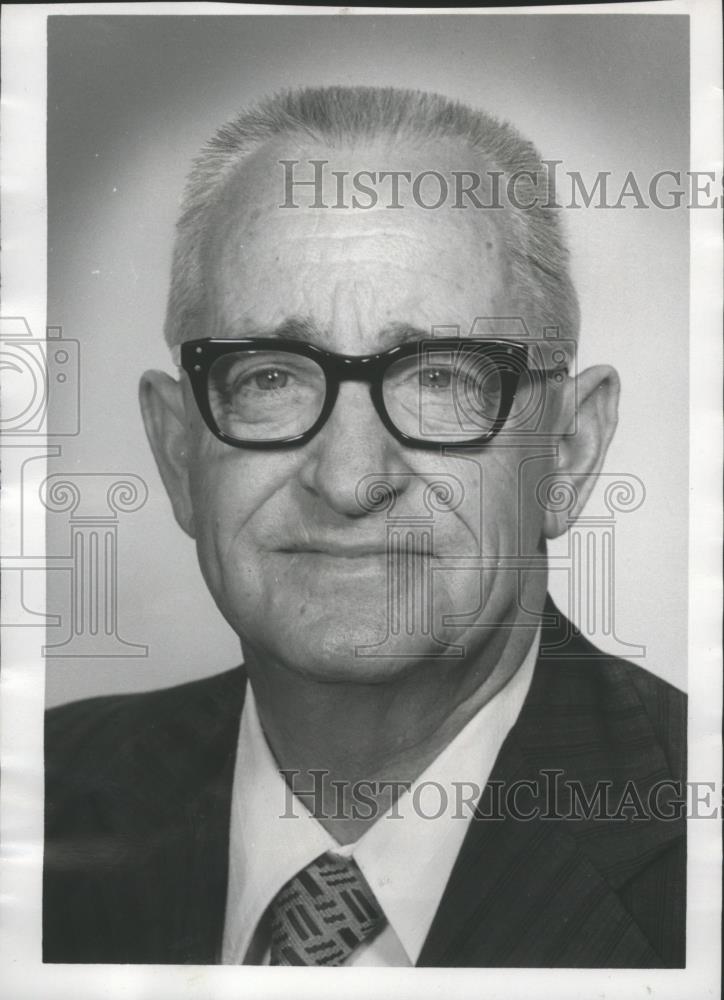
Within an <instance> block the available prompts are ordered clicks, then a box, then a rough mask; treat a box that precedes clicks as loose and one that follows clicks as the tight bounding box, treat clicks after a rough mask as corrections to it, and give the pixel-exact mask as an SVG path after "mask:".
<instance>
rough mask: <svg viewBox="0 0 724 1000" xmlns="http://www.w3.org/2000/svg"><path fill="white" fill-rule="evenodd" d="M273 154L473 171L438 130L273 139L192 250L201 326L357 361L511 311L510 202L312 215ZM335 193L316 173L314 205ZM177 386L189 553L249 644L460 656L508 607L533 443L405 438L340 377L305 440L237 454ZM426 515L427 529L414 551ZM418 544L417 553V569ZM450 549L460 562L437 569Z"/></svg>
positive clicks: (326, 667)
mask: <svg viewBox="0 0 724 1000" xmlns="http://www.w3.org/2000/svg"><path fill="white" fill-rule="evenodd" d="M282 159H296V160H299V161H300V165H299V167H298V168H297V170H298V171H299V176H305V177H308V176H311V173H312V168H311V167H310V166H309V165H308V162H307V161H308V160H309V159H326V160H328V161H329V166H328V171H331V170H342V171H344V170H349V171H350V172H352V173H354V172H355V171H357V170H360V169H363V168H365V169H370V170H394V169H405V170H411V171H413V172H417V171H422V170H439V171H440V172H441V173H443V174H448V175H449V173H450V171H451V170H466V169H468V170H477V171H479V172H481V171H482V168H481V165H480V163H479V162H478V161H476V160H475V159H474V158H473V155H472V154H471V152H470V151H469V150H467V149H466V148H465V146H463V145H462V144H461V145H460V146H459V147H458V148H455V147H454V146H451V145H449V144H448V145H447V146H446V148H445V149H444V150H441V149H440V143H437V144H436V145H432V144H428V145H420V144H417V145H415V146H413V145H411V144H409V143H407V144H406V143H401V142H397V143H387V144H385V143H383V142H381V141H380V142H375V143H371V144H367V145H366V146H365V148H364V149H362V150H361V149H359V148H340V147H336V148H334V149H330V148H325V147H322V146H320V145H318V144H313V143H311V142H310V143H308V144H306V145H301V144H298V143H296V144H292V143H291V142H290V141H289V140H287V141H286V142H284V143H283V142H281V141H279V142H278V143H277V144H276V145H273V146H272V145H269V146H267V147H265V148H264V149H262V150H261V151H258V152H257V153H256V154H255V155H254V156H253V158H252V159H251V160H250V161H248V162H247V164H245V166H244V167H243V169H242V170H241V171H240V173H239V174H238V176H236V177H235V178H234V179H233V180H232V181H231V182H230V183H229V185H228V186H227V189H226V192H225V196H224V198H223V200H222V202H221V204H219V205H218V206H217V208H216V210H215V215H214V216H213V226H214V229H213V231H214V237H213V240H212V242H211V245H210V246H209V247H208V248H207V249H208V252H207V254H206V257H205V268H206V270H205V282H206V288H207V298H208V300H209V301H210V303H211V306H210V312H209V316H208V324H207V326H206V328H205V329H203V330H199V331H198V332H197V336H199V337H203V336H208V337H221V338H234V337H249V336H274V335H275V333H277V332H278V331H280V330H282V329H283V328H284V327H285V325H287V326H288V324H289V322H290V321H291V320H296V321H303V322H304V323H305V324H307V328H308V329H309V331H310V332H309V333H308V335H307V339H308V340H310V341H312V342H314V343H315V344H317V345H318V346H320V347H322V348H325V349H327V350H331V351H335V352H339V353H342V354H348V355H361V354H372V353H376V352H380V351H384V350H386V349H389V348H390V347H393V346H395V344H397V343H399V342H400V340H401V339H403V338H404V337H405V336H410V333H409V331H415V330H417V331H418V334H417V336H418V337H430V336H431V330H432V328H433V327H440V326H444V327H447V328H453V329H448V331H447V334H448V335H456V334H457V331H456V330H455V329H454V328H456V327H457V328H458V329H459V335H460V336H468V335H470V331H471V329H472V326H473V322H474V320H475V319H476V318H477V317H500V316H511V315H515V309H516V306H515V304H514V294H513V289H512V278H511V273H510V270H509V265H508V262H507V258H506V252H505V246H504V238H503V231H502V227H503V226H504V225H506V222H507V217H506V213H505V212H502V211H498V212H490V211H488V212H486V211H475V210H474V209H472V208H467V209H465V210H460V209H458V210H455V209H453V208H452V207H443V208H440V209H438V210H434V211H432V210H426V209H424V208H422V207H420V206H419V205H415V204H414V203H413V202H412V201H411V200H410V199H407V200H406V201H405V199H404V198H403V199H402V201H403V204H404V205H405V207H404V208H403V209H401V210H394V209H389V208H386V207H384V204H383V205H381V206H380V207H378V208H373V209H369V210H365V209H354V208H352V207H350V206H349V199H347V205H348V207H346V208H344V209H336V210H335V209H332V208H328V209H319V208H317V209H315V208H311V207H306V206H308V205H309V204H310V203H311V200H312V193H309V194H307V195H306V196H304V191H303V190H300V193H299V195H298V197H296V196H295V199H296V200H297V201H298V203H300V205H302V206H305V207H300V208H296V209H293V208H282V207H280V206H281V205H282V204H283V202H284V200H285V192H284V174H283V168H282V167H281V166H280V164H279V161H280V160H282ZM335 198H336V195H335V189H334V187H333V185H331V184H330V186H329V189H327V190H326V193H325V201H326V203H327V204H334V202H335ZM406 331H407V333H406ZM185 399H186V411H187V414H188V430H187V434H188V454H189V457H188V461H189V469H190V475H189V489H190V503H191V506H192V509H193V529H192V530H193V533H194V534H195V537H196V542H197V547H198V553H199V559H200V563H201V566H202V569H203V573H204V576H205V578H206V581H207V583H208V586H209V588H210V590H211V592H212V594H213V596H214V597H215V599H216V601H217V603H218V605H219V607H220V609H221V610H222V612H223V614H224V615H225V617H226V618H227V620H228V621H229V623H230V624H231V625H232V627H233V628H234V629H235V630H236V632H237V633H238V634H239V635H240V636H241V638H242V641H243V642H244V643H248V644H250V645H251V646H253V647H254V649H255V650H257V651H259V652H260V653H262V654H266V655H272V656H274V657H275V658H276V659H278V660H280V661H281V662H283V663H286V664H287V665H289V666H291V667H293V669H295V670H300V671H302V672H304V673H307V674H311V675H314V676H317V677H319V678H327V679H340V678H348V679H349V678H358V679H359V680H361V681H370V680H373V681H374V680H380V679H387V678H392V677H394V676H396V675H397V674H399V673H400V672H401V671H404V670H406V669H409V668H410V666H411V665H412V664H414V663H417V662H419V660H420V656H430V654H432V653H435V652H439V651H440V650H441V649H444V645H443V644H444V643H446V642H448V643H454V644H456V645H457V646H459V647H463V648H464V649H465V650H466V652H470V651H471V650H472V651H474V650H475V649H477V648H478V647H480V646H481V645H482V644H484V643H485V642H486V640H487V637H488V635H489V631H487V630H486V629H484V628H483V629H481V628H479V627H478V628H474V627H471V625H478V626H479V625H480V624H485V623H492V622H499V621H503V620H505V619H506V618H510V616H511V614H512V615H514V614H515V607H516V599H517V593H518V583H519V581H518V574H517V573H516V572H513V571H512V570H510V569H505V568H504V567H496V566H495V565H494V563H495V559H496V558H502V557H506V556H514V555H516V554H522V553H533V552H535V551H536V549H537V548H538V547H539V542H540V538H541V517H540V514H539V513H536V508H535V506H534V505H528V506H527V507H526V508H525V510H524V513H523V521H524V523H522V524H520V523H519V522H520V518H521V510H520V507H519V493H520V490H519V485H518V477H519V469H520V468H522V466H523V464H524V463H523V460H524V459H525V458H526V456H527V457H530V455H531V454H532V453H531V451H530V450H525V449H521V448H520V447H518V448H515V447H512V446H511V445H510V444H509V443H508V444H507V445H506V444H505V443H504V442H503V443H501V441H502V439H501V441H498V440H496V441H495V442H494V443H493V444H492V445H491V446H488V447H486V448H484V449H483V448H481V449H478V450H475V451H472V452H471V451H469V450H468V451H467V452H465V453H464V454H461V453H458V454H441V453H440V451H428V450H423V449H418V448H411V447H407V446H405V445H403V444H401V443H399V442H398V441H396V440H395V439H394V438H393V437H392V436H391V435H390V434H389V433H388V432H387V430H386V429H385V428H384V427H383V425H382V423H381V422H380V419H379V417H378V416H377V414H376V412H375V410H374V407H373V405H372V402H371V400H370V395H369V388H368V386H367V385H365V384H362V383H357V382H344V383H342V385H341V387H340V392H339V397H338V399H337V403H336V406H335V408H334V411H333V412H332V415H331V416H330V418H329V420H328V422H327V423H326V425H325V426H324V427H323V429H322V430H321V431H320V432H319V433H318V434H317V436H316V437H315V438H314V439H313V440H312V441H310V442H309V443H307V444H306V445H304V446H302V447H297V448H289V449H284V450H281V451H267V452H265V451H249V450H244V449H237V448H232V447H230V446H228V445H225V444H223V443H222V442H220V441H219V440H217V439H216V438H215V437H214V436H213V435H212V434H211V433H210V432H209V431H208V429H207V428H206V426H205V425H204V422H203V420H202V419H201V417H200V415H199V413H198V411H197V409H196V406H195V404H194V402H193V399H192V397H191V393H190V390H189V388H188V386H186V390H185ZM528 465H529V467H530V469H531V474H532V472H533V469H534V471H535V473H536V474H538V475H540V474H542V473H543V472H544V471H545V467H544V466H543V465H541V463H540V462H533V463H528ZM369 477H377V478H379V479H380V480H385V481H387V482H389V483H391V484H393V486H394V488H395V490H396V492H397V499H396V502H395V505H394V508H393V509H392V510H389V509H370V507H369V506H363V505H360V493H361V492H362V493H364V488H365V486H366V485H367V484H369V482H370V478H369ZM432 482H442V483H447V484H448V485H450V487H451V489H452V491H453V496H454V501H453V503H452V504H451V505H450V506H449V507H447V508H446V507H445V505H444V504H442V505H440V504H437V509H434V510H432V511H431V509H430V507H429V505H428V504H427V503H426V500H425V496H426V487H427V486H428V485H429V484H430V483H432ZM526 488H527V489H529V488H530V487H529V485H528V487H524V490H525V489H526ZM421 518H422V519H423V520H420V519H421ZM430 524H431V525H432V529H431V530H432V534H431V535H430V534H429V533H428V534H425V536H424V541H423V542H421V543H420V544H419V546H416V545H415V541H416V540H419V539H420V538H422V534H421V532H423V531H426V530H427V531H428V532H429V529H430ZM519 527H520V528H521V529H522V534H520V533H519ZM390 532H392V533H393V534H394V533H397V534H398V535H400V537H401V538H402V539H403V541H402V549H403V551H404V550H409V552H410V554H409V556H407V557H406V559H402V561H401V563H400V564H398V563H395V562H394V560H393V561H390V560H389V559H388V548H389V545H388V535H389V533H390ZM416 548H417V549H418V552H419V551H429V550H430V549H431V553H430V555H431V558H430V561H429V568H430V571H431V572H430V573H429V574H428V575H427V583H425V582H424V580H423V577H424V576H425V573H424V572H423V565H422V559H423V557H422V556H421V555H419V554H415V552H414V550H415V549H416ZM480 555H483V556H485V557H488V558H489V559H490V560H492V563H493V565H490V566H489V567H488V568H487V569H486V570H485V571H484V572H483V573H482V574H481V572H480V571H479V570H478V569H475V568H473V569H466V568H465V559H466V558H468V559H470V558H475V557H479V556H480ZM453 557H455V558H456V559H457V563H452V564H449V565H448V566H446V564H445V560H446V559H447V560H450V559H452V558H453ZM400 567H401V568H400ZM389 572H392V574H393V578H394V579H393V580H392V585H393V588H394V587H397V586H398V585H399V586H400V587H401V603H400V611H399V614H397V613H396V612H395V611H394V609H393V610H391V605H390V598H389V592H388V591H389V586H390V581H389V579H388V573H389ZM426 588H429V589H426ZM426 594H429V604H427V601H428V597H427V596H426ZM393 603H394V602H393ZM424 605H426V609H425V607H423V606H424ZM453 614H454V615H457V616H467V621H466V623H465V624H463V625H461V624H460V623H458V624H454V623H451V622H450V621H449V620H448V618H449V616H450V615H453ZM425 615H428V616H429V619H428V620H429V627H428V625H426V624H425V621H426V619H425ZM398 622H399V628H398V626H397V623H398ZM433 633H434V635H433ZM379 643H383V645H382V646H380V650H379V652H380V653H384V654H385V655H382V656H366V655H360V653H361V652H362V651H361V650H360V648H359V647H362V646H367V647H369V646H374V645H376V644H379Z"/></svg>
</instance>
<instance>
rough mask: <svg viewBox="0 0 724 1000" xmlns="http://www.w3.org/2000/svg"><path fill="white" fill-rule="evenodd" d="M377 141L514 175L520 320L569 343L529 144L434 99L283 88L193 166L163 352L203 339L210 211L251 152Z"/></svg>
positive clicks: (367, 90) (511, 233)
mask: <svg viewBox="0 0 724 1000" xmlns="http://www.w3.org/2000/svg"><path fill="white" fill-rule="evenodd" d="M383 134H389V135H392V136H396V137H403V136H409V137H423V138H427V139H442V140H444V139H446V138H457V139H462V140H464V141H465V142H467V143H468V144H469V145H470V147H471V149H472V150H473V151H474V152H478V153H480V154H481V155H482V156H483V157H484V159H485V160H486V162H487V164H488V165H489V169H493V170H499V171H501V172H502V174H503V176H504V177H505V178H510V177H517V178H518V181H516V192H517V195H518V200H519V205H526V206H527V205H528V204H531V207H525V208H522V207H516V206H515V205H513V206H510V213H509V214H508V220H509V221H511V220H512V224H511V225H510V226H509V227H508V231H507V232H506V239H507V242H508V250H509V254H510V260H511V265H512V268H513V276H514V280H515V283H516V287H517V292H518V294H517V295H516V299H518V298H521V297H522V298H523V300H524V301H525V303H526V309H527V310H529V315H528V316H527V317H526V321H527V322H529V323H530V322H533V323H535V326H536V327H537V329H536V330H532V331H531V332H532V333H533V334H534V335H535V336H540V335H541V332H542V329H543V328H545V327H557V328H558V330H559V334H560V336H563V337H571V338H573V337H576V336H577V334H578V326H579V309H578V300H577V296H576V293H575V289H574V287H573V282H572V280H571V277H570V271H569V258H568V250H567V248H566V246H565V242H564V238H563V235H562V233H561V228H560V226H559V221H558V218H557V216H556V211H557V210H556V209H555V208H550V207H545V206H546V205H551V204H553V202H554V192H553V190H552V183H551V179H550V178H549V172H548V170H547V169H545V168H544V165H543V162H542V161H541V158H540V155H539V153H538V151H537V150H536V148H535V147H534V146H533V144H532V143H530V142H529V141H528V140H527V139H524V138H523V137H522V136H521V135H520V134H519V133H518V131H517V130H516V129H515V128H513V126H511V125H510V124H508V123H507V122H502V121H499V120H498V119H497V118H495V117H493V116H492V115H489V114H487V113H486V112H484V111H478V110H474V109H472V108H469V107H467V106H466V105H464V104H461V103H459V102H457V101H452V100H449V99H448V98H446V97H442V96H441V95H439V94H429V93H425V92H423V91H419V90H418V91H413V90H399V89H396V88H392V87H384V88H383V87H323V88H305V89H301V90H291V91H284V92H282V93H279V94H277V95H275V96H274V97H271V98H267V99H266V100H264V101H262V102H261V103H260V104H259V105H258V106H257V107H254V108H251V109H249V110H246V111H243V112H242V113H241V114H240V115H239V116H238V117H237V118H236V119H235V120H234V121H231V122H229V123H227V124H226V125H223V126H222V127H221V128H220V129H219V130H218V132H217V133H216V135H215V136H214V137H213V138H212V139H211V140H210V141H209V142H208V143H207V144H206V145H205V146H204V148H203V149H202V150H201V152H200V153H199V155H198V157H197V158H196V159H195V161H194V164H193V168H192V170H191V173H190V175H189V179H188V182H187V186H186V191H185V194H184V198H183V203H182V209H181V214H180V217H179V221H178V224H177V231H176V243H175V248H174V255H173V264H172V273H171V288H170V293H169V300H168V309H167V313H166V324H165V336H166V341H167V343H168V344H169V346H171V347H173V346H175V345H176V344H180V343H182V342H183V341H184V340H188V339H190V338H192V337H198V336H200V335H203V334H202V331H203V328H204V323H205V317H206V314H207V311H206V301H205V288H204V277H203V254H204V247H205V245H206V243H207V241H208V238H209V235H210V234H209V231H208V229H209V219H210V217H211V214H212V211H211V210H212V208H213V206H214V204H215V202H216V200H217V199H218V198H219V197H220V195H221V193H222V192H223V190H224V186H225V182H226V181H227V179H228V178H229V177H230V175H231V174H232V173H233V172H234V171H235V170H236V169H237V168H238V167H239V166H240V164H241V163H242V162H243V161H244V160H245V159H246V158H247V157H248V156H249V155H250V154H251V153H252V152H253V151H254V150H255V149H257V148H258V147H259V146H260V145H261V144H263V143H264V142H265V141H267V140H269V139H271V138H273V137H275V136H279V135H296V136H304V137H307V138H312V139H315V140H333V141H339V140H344V139H355V138H364V137H370V138H371V137H373V136H378V135H383ZM531 177H532V178H535V183H533V181H532V180H531ZM541 178H543V190H541V186H540V179H541ZM519 182H520V183H519ZM526 186H527V187H528V192H526ZM531 191H532V192H533V196H532V197H531Z"/></svg>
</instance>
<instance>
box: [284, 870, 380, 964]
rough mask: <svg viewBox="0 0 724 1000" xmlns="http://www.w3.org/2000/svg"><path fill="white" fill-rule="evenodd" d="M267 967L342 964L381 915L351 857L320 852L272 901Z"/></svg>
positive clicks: (372, 930) (369, 934)
mask: <svg viewBox="0 0 724 1000" xmlns="http://www.w3.org/2000/svg"><path fill="white" fill-rule="evenodd" d="M270 916H271V965H343V964H344V962H345V961H346V960H347V958H349V956H350V955H351V954H352V952H353V951H355V950H356V949H357V948H358V947H359V946H360V945H361V944H362V942H363V941H367V940H369V939H371V938H373V937H374V936H375V935H376V934H379V932H380V931H381V930H382V927H383V926H384V923H385V917H384V914H383V912H382V910H381V909H380V906H379V903H378V902H377V900H376V899H375V895H374V893H373V892H372V890H371V889H370V887H369V885H368V884H367V882H366V880H365V877H364V875H363V874H362V872H361V871H360V870H359V867H358V866H357V864H356V862H355V861H353V860H352V858H341V857H338V856H337V855H335V854H331V853H329V852H328V853H327V854H322V855H321V856H320V857H318V858H315V860H314V861H312V862H311V863H310V864H308V865H307V867H306V868H303V869H302V870H301V871H300V872H299V873H298V874H297V875H295V876H294V878H292V879H290V880H289V881H288V882H287V883H286V885H285V886H283V887H282V889H280V891H279V892H278V893H277V895H276V897H275V898H274V900H273V901H272V904H271V908H270Z"/></svg>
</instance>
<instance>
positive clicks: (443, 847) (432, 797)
mask: <svg viewBox="0 0 724 1000" xmlns="http://www.w3.org/2000/svg"><path fill="white" fill-rule="evenodd" d="M539 642H540V631H539V632H538V633H537V634H536V636H535V639H534V641H533V643H532V645H531V648H530V650H529V651H528V654H527V656H526V658H525V660H524V662H523V664H522V665H521V666H520V668H519V669H518V670H517V672H516V673H515V674H514V675H513V677H512V678H511V679H510V680H509V681H508V683H507V684H506V685H505V686H504V687H503V688H502V689H501V690H500V691H499V692H498V693H497V694H496V695H495V697H494V698H492V699H491V700H490V701H489V702H487V703H486V704H485V705H483V707H482V708H481V709H480V711H479V712H478V713H477V714H476V715H475V716H473V718H472V719H471V720H470V721H469V722H468V723H467V725H465V726H464V727H463V728H462V729H461V730H460V732H459V733H458V734H457V736H456V737H455V738H454V739H453V740H452V741H451V742H450V743H449V744H448V745H447V746H446V747H445V749H444V750H443V751H442V752H441V753H440V754H439V755H438V756H437V757H436V758H435V760H434V761H433V762H432V763H431V764H430V765H429V767H428V768H426V770H425V771H424V772H423V773H422V774H421V775H420V776H419V778H417V780H416V781H414V782H412V784H411V786H410V788H409V789H408V790H406V791H404V792H403V793H402V794H401V796H400V797H399V799H398V800H397V803H396V804H395V806H393V807H392V808H391V809H389V810H388V811H387V812H386V813H384V814H383V815H381V816H380V817H378V819H376V820H375V822H374V823H373V824H372V825H371V826H370V827H368V829H367V830H365V832H364V833H363V834H362V836H361V837H360V838H359V839H358V840H357V841H355V842H354V843H352V844H345V845H341V844H338V843H337V842H336V841H335V840H334V838H333V837H332V836H331V834H330V833H328V832H327V831H326V830H325V829H324V827H323V826H322V825H321V824H320V823H319V822H318V821H317V820H316V819H315V818H314V816H313V815H312V814H311V813H310V812H309V810H308V809H307V807H306V806H305V805H304V803H303V802H302V801H301V799H300V798H298V797H297V796H295V795H293V794H292V793H291V791H290V790H289V787H288V785H287V783H286V782H285V780H284V778H283V777H282V775H281V774H280V773H279V771H278V767H277V764H276V761H275V759H274V757H273V755H272V753H271V750H270V749H269V745H268V743H267V741H266V738H265V736H264V733H263V731H262V728H261V723H260V721H259V716H258V713H257V708H256V702H255V700H254V695H253V692H252V689H251V685H250V684H248V683H247V691H246V698H245V701H244V709H243V712H242V717H241V726H240V731H239V742H238V747H237V755H236V765H235V771H234V784H233V789H232V802H231V829H230V838H229V885H228V894H227V905H226V923H225V927H224V943H223V952H222V961H223V962H224V963H225V964H232V965H240V964H243V963H244V962H247V961H260V962H261V964H268V962H269V947H268V942H262V945H261V948H260V949H259V947H258V945H259V942H258V940H257V941H254V936H255V933H256V931H257V928H258V926H259V921H260V920H261V918H262V916H263V915H264V913H265V911H266V909H267V907H268V906H269V904H270V903H271V901H272V900H273V899H274V897H275V896H276V894H277V893H278V892H279V890H280V889H281V888H282V886H283V885H284V884H285V883H286V882H288V881H289V879H291V878H293V877H294V876H295V875H296V874H297V873H298V872H299V871H301V869H302V868H304V867H305V866H306V865H308V864H309V863H310V862H311V861H313V860H314V859H315V858H317V857H319V855H320V854H324V853H325V852H326V851H331V852H332V853H334V854H337V855H340V856H342V857H350V856H351V857H353V858H354V860H355V861H356V862H357V864H358V865H359V868H360V870H361V872H362V874H363V875H364V877H365V878H366V880H367V882H368V883H369V885H370V887H371V889H372V891H373V892H374V894H375V896H376V898H377V901H378V903H379V905H380V907H381V908H382V910H383V911H384V914H385V917H386V918H387V924H386V925H385V927H384V929H383V930H382V931H381V932H380V933H379V934H378V935H377V937H375V938H374V939H373V940H372V941H369V942H365V943H364V944H362V945H360V947H359V948H358V949H357V950H356V951H355V952H353V954H352V955H350V957H349V958H348V960H347V962H346V963H345V964H346V965H360V966H362V965H364V966H373V965H376V966H411V965H414V964H415V963H416V961H417V959H418V956H419V954H420V951H421V950H422V946H423V944H424V942H425V938H426V936H427V933H428V930H429V929H430V925H431V923H432V920H433V917H434V916H435V912H436V910H437V908H438V905H439V903H440V899H441V897H442V894H443V891H444V889H445V886H446V884H447V881H448V879H449V877H450V873H451V871H452V867H453V864H454V863H455V859H456V857H457V855H458V852H459V850H460V847H461V846H462V842H463V839H464V837H465V833H466V831H467V829H468V824H469V822H470V819H471V817H472V813H473V809H474V804H475V803H472V804H471V803H470V801H469V800H470V798H471V791H472V789H475V788H477V789H480V790H482V789H483V788H484V787H485V784H486V782H487V781H488V778H489V777H490V772H491V770H492V767H493V764H494V763H495V759H496V757H497V756H498V753H499V751H500V748H501V746H502V744H503V741H504V739H505V737H506V736H507V735H508V732H509V731H510V729H511V728H512V726H513V725H514V723H515V721H516V719H517V718H518V715H519V713H520V710H521V707H522V705H523V702H524V700H525V697H526V694H527V693H528V688H529V687H530V681H531V678H532V676H533V668H534V666H535V661H536V658H537V655H538V645H539ZM433 783H434V784H433ZM466 803H467V804H466ZM414 806H417V808H414ZM291 813H293V814H294V815H293V816H292V815H291ZM438 813H440V815H437V814H438ZM285 814H286V815H285ZM428 817H435V818H428ZM252 941H254V944H255V948H254V951H258V952H259V954H258V957H257V958H252V957H250V955H249V949H250V946H251V944H252Z"/></svg>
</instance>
